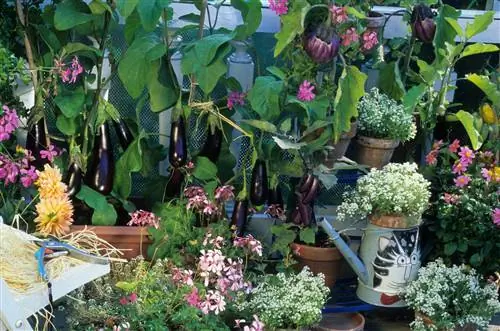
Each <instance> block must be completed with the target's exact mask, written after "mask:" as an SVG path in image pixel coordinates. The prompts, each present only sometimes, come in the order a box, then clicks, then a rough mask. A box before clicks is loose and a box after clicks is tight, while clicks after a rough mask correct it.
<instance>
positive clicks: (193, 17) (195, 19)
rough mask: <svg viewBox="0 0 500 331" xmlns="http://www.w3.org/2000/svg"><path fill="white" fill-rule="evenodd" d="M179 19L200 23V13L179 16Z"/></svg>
mask: <svg viewBox="0 0 500 331" xmlns="http://www.w3.org/2000/svg"><path fill="white" fill-rule="evenodd" d="M179 20H181V21H187V22H191V23H200V14H195V13H189V14H186V15H182V16H179Z"/></svg>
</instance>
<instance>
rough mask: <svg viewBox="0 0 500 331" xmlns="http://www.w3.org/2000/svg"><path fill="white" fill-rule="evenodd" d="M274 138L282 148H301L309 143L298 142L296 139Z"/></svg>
mask: <svg viewBox="0 0 500 331" xmlns="http://www.w3.org/2000/svg"><path fill="white" fill-rule="evenodd" d="M273 140H274V142H275V143H276V144H277V145H278V146H279V147H280V148H281V149H301V148H302V147H304V146H306V145H307V143H305V142H300V143H296V142H294V141H291V140H286V139H281V138H278V137H273Z"/></svg>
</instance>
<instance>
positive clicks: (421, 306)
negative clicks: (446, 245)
mask: <svg viewBox="0 0 500 331" xmlns="http://www.w3.org/2000/svg"><path fill="white" fill-rule="evenodd" d="M403 296H404V298H405V300H406V302H407V303H408V305H409V306H410V307H411V308H413V309H414V310H415V311H416V312H419V313H420V314H423V315H426V316H427V317H429V318H430V320H432V323H433V324H432V325H429V324H426V323H425V322H424V320H423V319H422V318H421V317H417V318H416V319H415V321H414V322H413V323H412V324H411V327H412V329H413V330H417V331H426V330H438V329H439V330H452V329H453V328H454V327H456V326H464V325H467V324H472V325H475V326H476V327H477V328H478V329H480V330H486V329H487V327H488V323H489V321H490V319H491V317H492V316H493V315H494V314H495V313H497V312H500V302H499V301H498V293H497V288H496V286H495V285H494V284H486V285H484V286H482V285H481V283H480V280H479V277H478V275H477V274H476V271H475V270H474V269H470V268H468V267H466V266H463V265H462V266H456V265H454V266H452V267H447V266H446V265H444V264H443V261H442V260H440V259H438V260H436V261H435V262H431V263H429V264H428V265H427V266H426V267H424V268H421V269H420V270H419V272H418V278H417V279H416V280H415V281H413V282H412V283H410V285H409V286H408V287H407V288H406V290H405V292H404V293H403Z"/></svg>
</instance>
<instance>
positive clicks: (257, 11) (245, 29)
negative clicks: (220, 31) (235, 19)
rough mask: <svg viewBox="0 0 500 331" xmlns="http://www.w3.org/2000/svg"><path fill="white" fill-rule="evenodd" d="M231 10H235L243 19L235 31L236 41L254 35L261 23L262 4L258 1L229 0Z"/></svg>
mask: <svg viewBox="0 0 500 331" xmlns="http://www.w3.org/2000/svg"><path fill="white" fill-rule="evenodd" d="M231 5H232V6H233V8H235V9H237V10H239V11H240V13H241V17H243V24H241V25H238V26H237V27H236V29H235V32H236V36H235V39H236V40H245V39H246V38H248V37H249V36H251V35H252V34H254V33H255V32H256V31H257V29H258V28H259V26H260V22H261V21H262V3H261V2H260V0H231Z"/></svg>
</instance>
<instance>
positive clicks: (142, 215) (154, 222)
mask: <svg viewBox="0 0 500 331" xmlns="http://www.w3.org/2000/svg"><path fill="white" fill-rule="evenodd" d="M129 215H130V221H129V222H128V223H127V225H128V226H133V225H137V226H153V227H155V228H156V229H158V228H159V227H160V218H159V217H157V216H156V215H155V214H153V213H152V212H150V211H145V210H142V209H140V210H136V211H134V212H133V213H130V214H129Z"/></svg>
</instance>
